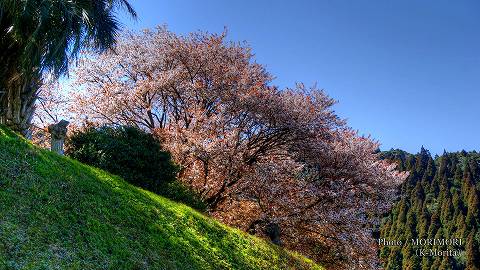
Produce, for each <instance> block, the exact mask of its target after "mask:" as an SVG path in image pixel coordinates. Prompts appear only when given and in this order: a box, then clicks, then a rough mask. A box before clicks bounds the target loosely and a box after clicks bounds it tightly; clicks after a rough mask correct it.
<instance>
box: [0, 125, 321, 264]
mask: <svg viewBox="0 0 480 270" xmlns="http://www.w3.org/2000/svg"><path fill="white" fill-rule="evenodd" d="M0 269H38V270H40V269H181V270H184V269H215V270H216V269H322V268H321V267H319V266H317V265H315V264H314V263H312V262H311V261H310V260H308V259H305V258H304V257H302V256H300V255H298V254H295V253H291V252H288V251H285V250H283V249H281V248H278V247H276V246H273V245H271V244H270V243H267V242H266V241H263V240H261V239H258V238H255V237H253V236H250V235H248V234H245V233H243V232H241V231H239V230H236V229H232V228H229V227H227V226H225V225H222V224H220V223H218V222H216V221H215V220H213V219H211V218H208V217H206V216H204V215H202V214H201V213H199V212H196V211H195V210H193V209H191V208H189V207H187V206H185V205H183V204H178V203H174V202H172V201H170V200H167V199H165V198H163V197H160V196H157V195H155V194H153V193H150V192H147V191H144V190H142V189H139V188H136V187H134V186H132V185H130V184H128V183H126V182H125V181H123V180H122V179H120V178H119V177H117V176H113V175H110V174H108V173H106V172H104V171H102V170H100V169H96V168H93V167H89V166H86V165H84V164H81V163H79V162H77V161H74V160H71V159H69V158H65V157H60V156H58V155H56V154H53V153H51V152H48V151H45V150H41V149H39V148H37V147H35V146H33V145H31V144H30V143H28V142H26V141H25V140H23V139H21V138H19V137H18V136H17V135H16V134H14V133H13V132H11V131H9V130H8V129H6V128H3V127H0Z"/></svg>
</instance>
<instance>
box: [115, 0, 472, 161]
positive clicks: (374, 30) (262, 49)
mask: <svg viewBox="0 0 480 270" xmlns="http://www.w3.org/2000/svg"><path fill="white" fill-rule="evenodd" d="M130 2H131V3H132V4H133V6H134V7H135V8H136V10H137V12H138V15H139V19H138V21H137V22H134V21H131V20H127V19H126V18H123V19H122V22H124V24H125V26H126V27H127V28H130V29H143V28H150V27H154V26H156V25H159V24H167V25H168V27H169V29H170V30H172V31H174V32H176V33H181V34H184V33H188V32H192V31H196V30H204V31H208V32H221V31H223V28H224V27H225V26H226V27H227V28H228V32H229V39H231V40H234V41H247V42H248V43H249V44H250V45H251V46H252V47H253V50H254V53H255V55H256V56H255V57H256V60H257V62H259V63H262V64H264V65H266V66H267V69H268V70H269V71H270V72H271V73H272V74H273V75H275V76H276V77H277V79H276V80H275V81H274V83H275V84H277V85H279V86H282V87H285V86H293V85H294V83H295V82H304V83H306V84H307V85H309V84H313V83H315V82H317V84H318V86H319V87H321V88H324V89H325V90H326V92H327V93H328V94H329V95H330V96H332V97H333V98H335V99H337V100H338V101H339V104H338V105H336V107H335V109H336V111H337V112H338V114H339V115H340V116H342V117H344V118H347V119H348V123H349V125H350V126H352V127H353V128H355V129H358V130H359V131H360V132H361V133H363V134H371V135H372V136H373V137H374V138H376V139H378V140H379V141H380V142H381V143H382V149H389V148H392V147H393V148H401V149H404V150H407V151H410V152H417V151H418V150H419V149H420V147H421V146H422V145H424V146H425V147H426V148H428V149H430V151H431V152H432V153H434V154H435V153H439V154H440V153H442V152H443V149H446V150H447V151H456V150H461V149H465V150H475V149H476V150H480V140H479V135H480V134H479V133H480V125H479V122H478V119H479V117H480V106H479V104H480V89H479V86H480V1H476V0H471V1H442V0H435V1H433V0H432V1H426V0H425V1H422V0H396V1H384V0H363V1H357V0H350V1H343V0H338V1H333V0H331V1H314V0H311V1H261V0H257V1H253V0H248V1H245V0H244V1H221V0H215V1H214V0H210V1H198V0H175V1H173V0H172V1H165V0H161V1H159V0H149V1H147V0H131V1H130Z"/></svg>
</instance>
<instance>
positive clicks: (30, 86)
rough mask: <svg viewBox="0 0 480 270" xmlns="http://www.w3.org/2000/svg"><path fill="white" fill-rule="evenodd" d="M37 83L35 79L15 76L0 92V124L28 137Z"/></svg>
mask: <svg viewBox="0 0 480 270" xmlns="http://www.w3.org/2000/svg"><path fill="white" fill-rule="evenodd" d="M38 89H39V84H38V83H37V81H36V80H30V79H26V78H24V77H23V76H20V75H19V76H17V77H16V78H13V79H11V80H10V82H9V83H8V86H7V89H3V90H2V92H1V93H0V106H1V107H0V124H3V125H6V126H8V127H9V128H11V129H12V130H13V131H16V132H19V133H21V134H22V135H23V136H25V137H26V138H28V139H29V134H30V132H29V128H30V124H31V122H32V118H33V115H34V112H35V101H36V98H37V92H38Z"/></svg>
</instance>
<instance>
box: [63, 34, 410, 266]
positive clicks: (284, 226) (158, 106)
mask: <svg viewBox="0 0 480 270" xmlns="http://www.w3.org/2000/svg"><path fill="white" fill-rule="evenodd" d="M225 36H226V35H225V33H223V34H220V35H217V34H208V33H202V32H197V33H193V34H190V35H188V36H178V35H175V34H174V33H172V32H169V31H168V30H167V29H166V28H165V27H159V28H157V29H156V30H146V31H144V32H143V33H139V34H138V33H126V34H124V35H123V36H122V37H121V38H120V40H119V42H118V44H117V45H116V47H115V48H114V50H112V51H110V52H108V53H105V54H103V55H100V56H94V55H86V56H85V57H84V58H82V60H81V63H80V65H79V67H78V68H77V69H76V70H75V71H74V74H75V91H74V92H75V93H76V94H75V96H74V98H73V100H74V101H75V102H73V103H72V106H71V111H72V112H73V113H74V114H75V115H76V117H77V121H79V122H82V121H89V122H94V123H98V124H112V125H116V124H127V125H134V126H137V127H140V128H142V129H145V130H147V131H149V132H151V133H153V134H155V135H156V136H157V137H158V138H159V139H161V140H162V143H163V145H164V146H165V147H166V148H167V149H168V150H169V151H170V152H171V153H172V155H173V157H174V159H175V161H176V162H177V163H178V164H179V165H180V166H181V168H182V169H181V171H180V173H179V178H180V179H181V181H183V182H184V183H186V184H187V185H189V186H190V187H192V188H193V189H194V190H196V191H197V192H198V193H199V194H200V195H201V196H202V198H203V199H204V200H205V201H206V202H207V203H208V206H209V212H210V214H211V215H212V216H214V217H216V218H218V219H219V220H221V221H223V222H225V223H227V224H230V225H234V226H237V227H239V228H241V229H244V230H246V231H249V232H250V233H252V234H257V235H261V236H264V237H266V238H270V239H271V240H272V242H274V243H276V244H280V245H284V246H286V247H288V248H291V249H294V250H298V251H300V252H302V253H304V254H307V255H309V256H311V257H312V258H314V259H316V260H317V261H319V262H321V263H324V264H326V265H329V266H331V267H345V266H346V265H348V266H349V267H350V268H358V269H371V268H372V267H373V266H375V264H376V247H375V245H374V243H375V241H373V239H372V235H371V232H372V229H373V228H374V226H375V224H376V222H378V218H379V213H382V212H383V211H385V210H386V209H388V207H389V206H390V204H391V202H392V199H393V194H394V191H395V188H396V186H397V185H398V184H399V183H400V182H401V181H403V179H404V178H405V177H406V175H405V174H403V173H399V172H397V171H395V165H393V164H390V163H388V162H386V161H380V160H379V159H378V157H377V155H376V154H375V153H376V151H377V149H378V143H376V142H374V141H372V140H371V139H370V138H368V137H363V136H359V135H358V134H357V133H356V132H355V131H352V130H351V128H349V127H348V126H347V125H346V123H345V121H343V120H342V119H340V118H339V117H338V116H337V115H336V114H335V112H334V111H333V109H332V106H333V105H334V104H335V101H334V100H333V99H331V98H330V97H328V96H327V94H325V93H324V92H323V91H322V90H319V89H317V87H315V86H314V87H310V88H308V87H305V86H304V85H303V84H297V85H296V86H295V87H294V88H293V89H279V88H278V87H276V86H274V85H272V76H271V75H270V74H269V73H268V72H267V71H266V70H265V68H264V66H262V65H260V64H258V63H256V62H255V61H254V60H253V55H252V53H251V49H250V48H249V47H248V46H247V45H246V44H240V43H232V42H227V41H226V37H225Z"/></svg>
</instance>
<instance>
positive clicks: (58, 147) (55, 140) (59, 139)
mask: <svg viewBox="0 0 480 270" xmlns="http://www.w3.org/2000/svg"><path fill="white" fill-rule="evenodd" d="M68 124H70V122H68V121H65V120H62V121H60V122H58V123H57V124H54V125H50V126H48V133H50V137H51V139H50V149H51V150H52V151H53V152H56V153H58V154H60V155H63V153H64V152H63V144H64V143H65V137H66V136H67V126H68Z"/></svg>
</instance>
